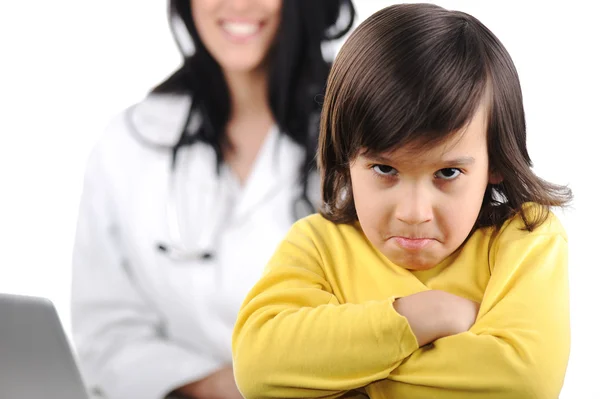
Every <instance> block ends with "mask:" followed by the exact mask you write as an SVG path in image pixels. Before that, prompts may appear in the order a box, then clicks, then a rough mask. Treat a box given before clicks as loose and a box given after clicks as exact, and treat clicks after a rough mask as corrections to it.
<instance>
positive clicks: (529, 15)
mask: <svg viewBox="0 0 600 399" xmlns="http://www.w3.org/2000/svg"><path fill="white" fill-rule="evenodd" d="M298 1H299V0H298ZM355 1H356V3H357V9H358V12H359V18H360V19H364V18H365V17H366V16H368V15H369V14H370V13H372V12H373V11H375V10H377V9H378V8H380V7H383V6H385V5H388V4H391V3H392V2H390V1H384V0H380V1H376V0H370V1H368V2H367V1H366V0H355ZM437 4H439V5H442V6H444V7H446V8H453V9H458V10H461V11H466V12H468V13H470V14H473V15H474V16H476V17H477V18H479V19H480V20H481V21H482V22H483V23H484V24H486V25H487V26H488V27H489V28H490V29H491V30H492V31H493V32H494V33H495V34H496V35H497V36H498V37H499V38H500V40H501V41H502V42H503V43H504V45H505V46H506V47H507V48H508V51H509V52H510V53H511V55H512V57H513V59H514V62H515V64H516V66H517V69H518V71H519V74H520V77H521V82H522V87H523V92H524V98H525V108H526V115H527V123H528V135H529V136H528V144H529V148H530V152H531V155H532V157H533V160H534V163H535V170H536V171H537V172H538V173H539V174H540V175H541V176H543V177H544V178H546V179H548V180H551V181H554V182H557V183H563V184H565V183H568V184H569V185H570V186H571V188H572V189H573V191H574V193H575V202H574V204H573V207H572V208H571V209H570V210H568V211H567V212H565V213H560V216H561V217H562V220H563V222H564V224H565V226H566V228H567V231H568V233H569V237H570V271H571V272H570V279H571V280H570V281H571V311H572V313H571V315H572V320H571V321H572V351H571V358H570V363H569V369H568V372H567V378H566V382H565V386H564V389H563V392H562V394H561V398H573V399H575V398H577V399H583V398H600V384H599V383H598V381H597V380H598V378H599V377H600V366H599V365H598V360H599V359H600V345H598V333H597V332H596V331H597V326H598V322H597V320H598V318H599V317H598V316H599V315H600V312H599V311H598V305H599V304H600V288H599V287H598V285H599V284H598V280H599V279H600V262H599V261H598V254H597V251H598V248H599V247H600V245H598V237H597V234H595V233H596V231H595V230H596V229H597V227H598V225H599V223H600V218H599V217H598V211H597V209H598V206H597V204H596V203H595V202H596V198H595V195H596V194H597V193H598V189H597V187H598V168H597V166H596V163H595V161H593V160H594V159H597V157H598V156H599V155H598V154H597V148H598V147H597V146H596V145H592V143H594V144H595V143H598V135H599V133H600V128H599V118H598V116H599V114H600V101H599V100H598V93H599V90H600V83H599V79H598V73H599V71H600V62H599V59H600V58H599V56H598V53H599V51H600V28H599V26H600V24H599V23H598V20H597V19H596V18H595V17H593V15H594V13H592V12H591V10H592V7H593V8H594V9H595V8H596V7H597V6H596V5H595V2H592V1H589V2H584V1H580V2H575V1H571V2H560V3H559V2H556V3H551V2H547V1H535V2H534V1H527V2H525V1H520V2H518V3H517V2H516V1H515V2H508V1H485V2H477V1H438V2H437ZM0 57H1V58H0V134H1V136H0V137H1V141H0V185H1V186H0V187H1V193H0V250H1V251H2V257H1V258H0V292H9V293H21V294H30V295H39V296H45V297H48V298H50V299H52V300H53V301H54V302H55V304H56V306H57V308H58V311H59V314H60V316H61V319H62V321H63V323H64V324H65V327H66V328H67V330H68V329H69V326H70V322H69V290H70V257H71V245H72V241H73V236H74V227H75V221H76V216H77V204H78V201H79V194H80V190H81V186H82V177H83V172H84V166H85V161H86V158H87V156H88V153H89V151H90V149H91V147H92V145H93V144H94V142H95V141H96V140H97V138H98V137H99V135H100V134H101V132H102V129H103V128H104V126H105V125H106V123H107V122H108V120H109V119H110V118H111V117H112V116H114V115H115V114H116V113H117V112H119V111H120V110H121V109H122V108H124V107H126V106H127V105H129V104H131V103H133V102H136V101H138V100H140V99H141V98H143V96H144V94H145V93H146V91H147V90H148V89H149V88H150V87H152V86H153V85H155V84H156V83H158V82H159V81H160V80H161V79H163V78H164V77H165V76H166V75H167V74H168V73H169V72H171V71H172V70H173V69H174V68H176V66H177V65H178V63H179V55H178V53H177V51H176V48H175V46H174V44H173V41H172V39H171V36H170V32H169V30H168V26H167V22H166V2H165V1H164V0H163V1H152V2H150V1H148V0H118V1H117V0H104V1H95V2H91V1H81V0H78V1H76V0H55V1H42V0H30V1H18V2H17V1H10V2H9V1H3V2H2V5H0ZM0 322H2V321H1V320H0Z"/></svg>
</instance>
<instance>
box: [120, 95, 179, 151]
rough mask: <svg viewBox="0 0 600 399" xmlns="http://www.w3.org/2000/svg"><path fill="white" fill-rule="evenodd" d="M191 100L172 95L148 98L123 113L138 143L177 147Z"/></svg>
mask: <svg viewBox="0 0 600 399" xmlns="http://www.w3.org/2000/svg"><path fill="white" fill-rule="evenodd" d="M190 105H191V98H190V97H189V96H184V95H176V94H150V95H148V97H146V98H145V99H144V100H143V101H141V102H139V103H138V104H135V105H133V106H132V107H130V108H129V109H128V110H127V117H128V122H129V123H130V124H131V128H132V130H133V131H134V132H135V133H136V134H137V135H138V136H140V138H141V139H143V140H145V141H147V142H148V143H151V144H152V145H154V146H159V147H173V146H174V145H175V144H177V141H178V140H179V137H180V136H181V132H182V130H183V128H184V124H185V121H186V119H187V115H188V112H189V110H190Z"/></svg>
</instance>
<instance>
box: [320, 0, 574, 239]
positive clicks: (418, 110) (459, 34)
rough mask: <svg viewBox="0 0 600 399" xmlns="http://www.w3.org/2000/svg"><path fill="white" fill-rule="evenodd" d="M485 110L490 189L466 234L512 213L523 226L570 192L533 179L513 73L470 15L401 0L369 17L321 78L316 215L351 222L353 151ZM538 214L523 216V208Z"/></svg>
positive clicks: (443, 128) (462, 122) (428, 136)
mask: <svg viewBox="0 0 600 399" xmlns="http://www.w3.org/2000/svg"><path fill="white" fill-rule="evenodd" d="M480 104H488V110H487V114H488V121H487V143H488V144H487V147H488V154H489V161H490V170H491V171H493V172H494V173H495V174H497V175H498V176H500V177H501V178H502V182H501V183H499V184H489V185H488V187H487V189H486V192H485V195H484V199H483V205H482V208H481V212H480V214H479V217H478V220H477V222H476V224H475V226H474V227H475V228H479V227H487V226H495V227H497V228H499V227H500V226H501V225H502V224H503V223H504V222H505V221H506V220H507V219H508V218H509V217H511V216H513V215H515V214H517V213H519V214H520V215H521V216H522V218H523V220H524V222H525V227H526V228H527V229H528V230H533V229H534V228H535V227H537V226H539V225H540V224H541V223H543V222H544V220H546V218H547V216H548V211H549V207H550V206H563V205H566V204H567V203H568V202H569V201H570V200H571V190H570V189H568V188H567V187H564V186H559V185H554V184H551V183H548V182H546V181H544V180H542V179H540V178H539V177H537V176H536V175H535V174H534V173H533V171H532V169H531V167H532V163H531V159H530V157H529V154H528V152H527V147H526V130H525V113H524V110H523V98H522V94H521V87H520V84H519V77H518V75H517V71H516V69H515V66H514V64H513V62H512V60H511V57H510V55H509V54H508V52H507V51H506V49H505V48H504V46H503V45H502V44H501V43H500V41H499V40H498V39H497V38H496V36H494V34H493V33H492V32H490V31H489V30H488V29H487V28H486V27H485V26H484V25H483V24H482V23H481V22H480V21H478V20H477V19H476V18H474V17H472V16H471V15H468V14H465V13H463V12H458V11H449V10H446V9H443V8H441V7H438V6H435V5H431V4H403V5H395V6H390V7H387V8H385V9H383V10H380V11H379V12H377V13H375V14H373V15H372V16H371V17H369V18H368V19H367V20H366V21H364V22H363V23H362V24H361V25H359V26H358V28H357V29H356V30H355V31H354V32H353V33H352V34H351V35H350V37H349V38H348V39H347V41H346V42H345V43H344V45H343V46H342V48H341V50H340V52H339V54H338V56H337V58H336V59H335V61H334V63H333V67H332V70H331V74H330V76H329V79H328V82H327V88H326V93H325V99H324V104H323V111H322V114H321V131H320V137H319V149H318V154H319V167H320V168H321V173H322V175H321V188H322V194H323V209H322V210H321V213H322V214H323V216H325V217H326V218H327V219H329V220H331V221H333V222H336V223H352V222H354V221H356V220H357V215H356V209H355V207H354V200H353V196H352V185H351V181H350V172H349V166H350V163H351V162H352V161H353V160H354V159H355V158H356V156H357V155H358V154H359V153H360V152H361V151H364V150H366V151H367V152H370V153H382V152H386V151H390V150H394V149H398V148H400V147H402V146H404V145H406V144H409V143H410V144H417V145H421V146H423V147H422V148H427V147H428V146H431V145H434V144H436V143H439V142H441V141H443V140H446V139H447V138H448V137H449V136H450V135H452V134H455V133H456V132H458V131H459V130H460V128H462V127H464V126H466V124H467V123H468V122H469V121H470V120H471V119H472V117H473V116H474V114H475V112H476V110H477V109H478V107H479V105H480ZM530 201H531V202H536V203H538V204H540V205H542V206H541V207H539V209H540V211H539V212H537V214H535V215H534V216H533V217H530V218H527V217H526V215H525V212H524V211H523V204H524V203H526V202H530Z"/></svg>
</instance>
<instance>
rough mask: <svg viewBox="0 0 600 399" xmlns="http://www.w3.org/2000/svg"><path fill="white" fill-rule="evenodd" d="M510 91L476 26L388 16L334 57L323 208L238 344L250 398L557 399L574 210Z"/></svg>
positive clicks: (403, 10) (505, 60)
mask: <svg viewBox="0 0 600 399" xmlns="http://www.w3.org/2000/svg"><path fill="white" fill-rule="evenodd" d="M525 133H526V132H525V118H524V111H523V102H522V97H521V90H520V86H519V80H518V76H517V73H516V70H515V68H514V65H513V63H512V61H511V59H510V56H509V55H508V53H507V52H506V50H505V49H504V47H503V46H502V44H501V43H500V42H499V41H498V39H497V38H496V37H495V36H494V35H493V34H492V33H491V32H490V31H489V30H488V29H487V28H486V27H485V26H483V25H482V24H481V23H480V22H479V21H478V20H477V19H475V18H473V17H471V16H470V15H467V14H464V13H460V12H454V11H447V10H445V9H442V8H440V7H437V6H433V5H427V4H411V5H398V6H392V7H388V8H386V9H384V10H381V11H379V12H378V13H376V14H374V15H373V16H371V17H370V18H369V19H367V20H366V21H365V22H364V23H363V24H361V26H359V27H358V28H357V30H356V31H355V32H354V33H353V34H352V35H351V37H350V38H349V39H348V40H347V42H346V43H345V44H344V46H343V47H342V49H341V51H340V53H339V55H338V56H337V58H336V60H335V63H334V65H333V69H332V72H331V75H330V78H329V81H328V86H327V91H326V96H325V102H324V109H323V115H322V125H321V136H320V143H319V146H320V148H319V163H320V167H321V172H322V190H323V200H324V205H323V209H322V211H321V214H319V215H312V216H310V217H308V218H305V219H303V220H301V221H299V222H297V223H296V224H295V225H294V226H293V227H292V229H291V231H290V232H289V234H288V236H287V238H286V239H285V240H284V241H283V243H282V244H281V245H280V247H279V248H278V250H277V252H276V253H275V255H274V256H273V258H272V259H271V261H270V263H269V265H268V266H267V269H266V271H265V274H264V276H263V277H262V279H261V280H260V281H259V282H258V284H257V285H256V286H255V287H254V288H253V290H252V291H251V292H250V293H249V295H248V297H247V299H246V301H245V302H244V304H243V306H242V309H241V311H240V314H239V317H238V321H237V324H236V328H235V330H234V335H233V354H234V359H233V361H234V372H235V376H236V382H237V384H238V387H239V389H240V391H241V392H242V393H243V395H244V396H245V397H246V398H338V397H349V396H352V395H363V396H364V395H368V397H371V398H411V399H414V398H457V399H458V398H461V399H464V398H467V399H468V398H481V397H485V398H529V397H531V398H556V397H558V394H559V392H560V389H561V387H562V383H563V379H564V374H565V369H566V366H567V360H568V355H569V339H570V337H569V311H568V309H569V304H568V282H567V238H566V234H565V231H564V230H563V228H562V226H561V224H560V222H559V221H558V219H557V218H556V217H555V216H554V215H553V214H552V213H551V212H550V211H549V207H550V206H562V205H564V204H566V203H567V202H568V201H569V199H570V196H571V193H570V190H569V189H567V188H566V187H561V186H556V185H552V184H550V183H547V182H545V181H544V180H542V179H540V178H539V177H537V176H536V175H535V174H534V173H533V171H532V170H531V161H530V158H529V155H528V153H527V148H526V145H525V143H526V140H525Z"/></svg>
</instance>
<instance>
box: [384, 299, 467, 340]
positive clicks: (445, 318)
mask: <svg viewBox="0 0 600 399" xmlns="http://www.w3.org/2000/svg"><path fill="white" fill-rule="evenodd" d="M394 309H396V312H398V313H399V314H401V315H403V316H404V317H406V319H407V320H408V323H409V324H410V328H411V329H412V331H413V333H414V334H415V336H416V337H417V341H418V343H419V346H423V345H427V344H429V343H431V342H433V341H435V340H436V339H439V338H442V337H447V336H449V335H454V334H459V333H462V332H465V331H467V330H468V329H469V328H471V326H472V325H473V323H475V318H476V317H477V312H479V304H478V303H476V302H473V301H470V300H468V299H465V298H462V297H459V296H457V295H453V294H450V293H447V292H444V291H438V290H429V291H423V292H419V293H417V294H413V295H409V296H406V297H403V298H398V299H396V300H395V301H394Z"/></svg>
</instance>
